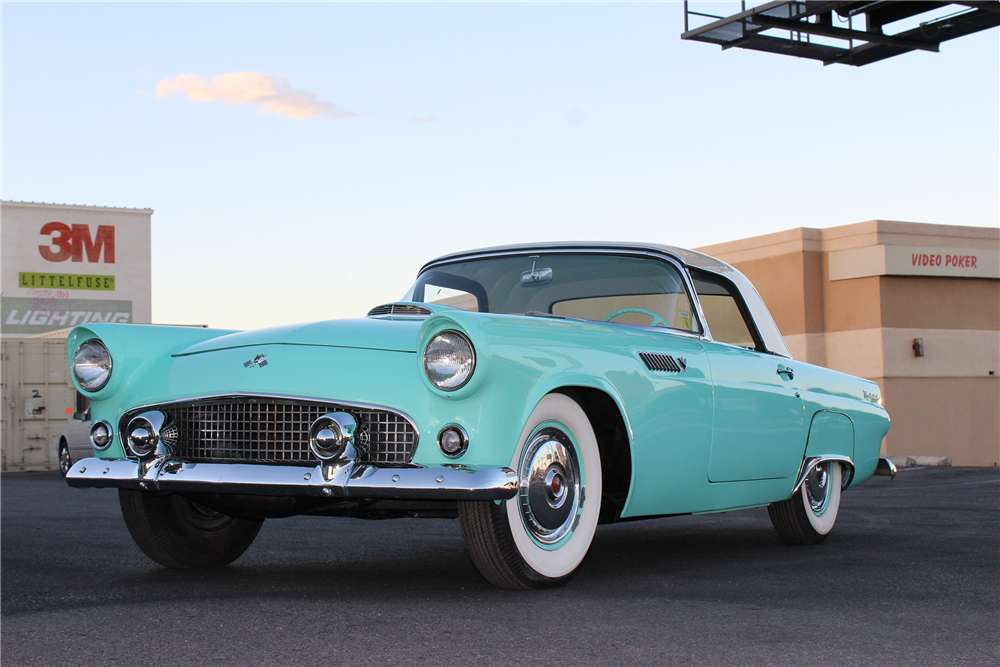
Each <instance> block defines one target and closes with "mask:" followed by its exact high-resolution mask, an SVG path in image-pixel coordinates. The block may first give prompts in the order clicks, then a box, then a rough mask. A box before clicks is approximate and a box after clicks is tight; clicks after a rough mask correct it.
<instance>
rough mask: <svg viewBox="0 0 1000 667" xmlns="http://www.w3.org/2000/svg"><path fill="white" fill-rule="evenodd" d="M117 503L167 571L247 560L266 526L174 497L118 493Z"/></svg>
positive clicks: (139, 542) (150, 553) (142, 543)
mask: <svg viewBox="0 0 1000 667" xmlns="http://www.w3.org/2000/svg"><path fill="white" fill-rule="evenodd" d="M118 500H119V503H120V504H121V508H122V516H123V517H124V518H125V525H126V526H128V532H129V533H131V535H132V539H133V540H135V543H136V544H137V545H138V546H139V548H140V549H142V552H143V553H144V554H146V555H147V556H149V557H150V558H151V559H153V560H154V561H156V562H157V563H159V564H160V565H163V566H165V567H172V568H179V569H197V568H205V567H218V566H221V565H228V564H229V563H231V562H233V561H234V560H236V559H237V558H239V557H240V556H242V555H243V552H244V551H246V550H247V548H248V547H249V546H250V545H251V544H252V543H253V541H254V538H255V537H257V532H258V531H259V530H260V527H261V525H262V524H263V523H264V521H263V520H262V519H238V518H236V517H232V516H229V515H228V514H223V513H222V512H217V511H215V510H213V509H210V508H208V507H205V506H204V505H201V504H199V503H196V502H194V501H193V500H189V499H187V498H185V497H183V496H179V495H177V494H174V493H164V494H156V493H148V492H143V491H132V490H129V489H119V490H118Z"/></svg>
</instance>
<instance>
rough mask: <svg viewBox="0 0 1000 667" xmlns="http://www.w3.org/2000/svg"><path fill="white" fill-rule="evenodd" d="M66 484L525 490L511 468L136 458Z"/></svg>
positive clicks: (384, 494) (317, 492) (91, 464)
mask: <svg viewBox="0 0 1000 667" xmlns="http://www.w3.org/2000/svg"><path fill="white" fill-rule="evenodd" d="M66 482H67V483H68V484H69V485H70V486H77V487H97V488H101V487H114V488H122V489H136V490H147V491H187V492H212V493H235V494H245V495H259V496H312V497H318V498H399V499H403V498H407V499H423V500H506V499H507V498H512V497H513V496H514V494H515V493H516V492H517V474H516V473H515V472H514V471H513V470H511V469H510V468H482V469H480V470H473V469H471V468H466V467H464V466H455V467H441V468H419V467H406V468H380V467H377V466H374V465H367V464H346V465H340V466H333V465H329V464H321V465H316V466H286V465H267V464H250V463H184V462H181V461H175V460H173V461H172V460H167V461H164V462H160V461H157V462H155V463H152V464H151V465H147V464H141V463H137V462H135V461H131V460H128V459H98V458H87V459H82V460H80V461H78V462H77V463H75V464H74V465H73V467H72V468H70V470H69V472H68V473H66Z"/></svg>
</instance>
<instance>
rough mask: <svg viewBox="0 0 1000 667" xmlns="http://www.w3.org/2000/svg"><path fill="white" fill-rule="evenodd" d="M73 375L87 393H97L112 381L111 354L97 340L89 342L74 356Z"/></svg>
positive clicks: (78, 349)
mask: <svg viewBox="0 0 1000 667" xmlns="http://www.w3.org/2000/svg"><path fill="white" fill-rule="evenodd" d="M73 375H74V376H75V377H76V381H77V382H79V383H80V387H81V388H83V389H84V390H85V391H97V390H98V389H100V388H101V387H103V386H104V385H106V384H107V383H108V380H109V379H111V354H110V353H109V352H108V348H106V347H104V343H102V342H101V341H99V340H97V339H96V338H94V339H92V340H88V341H87V342H85V343H84V344H83V345H81V346H80V347H79V348H77V350H76V354H74V355H73Z"/></svg>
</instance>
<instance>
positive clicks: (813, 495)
mask: <svg viewBox="0 0 1000 667" xmlns="http://www.w3.org/2000/svg"><path fill="white" fill-rule="evenodd" d="M805 486H806V497H807V498H808V500H809V509H811V510H812V511H813V514H822V513H823V512H824V511H825V510H826V505H827V503H828V502H829V501H830V463H829V462H827V463H820V464H819V465H817V466H813V469H812V470H810V471H809V475H808V476H807V477H806V482H805Z"/></svg>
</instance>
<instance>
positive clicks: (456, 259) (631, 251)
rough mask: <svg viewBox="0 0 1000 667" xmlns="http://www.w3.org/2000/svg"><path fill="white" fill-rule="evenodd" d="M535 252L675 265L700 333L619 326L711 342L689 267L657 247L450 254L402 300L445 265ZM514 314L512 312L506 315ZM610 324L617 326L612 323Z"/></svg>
mask: <svg viewBox="0 0 1000 667" xmlns="http://www.w3.org/2000/svg"><path fill="white" fill-rule="evenodd" d="M533 253H542V254H549V255H612V256H616V257H635V258H640V259H646V258H649V259H654V260H658V261H662V262H665V263H666V264H669V265H670V266H672V267H673V268H674V269H675V270H676V271H677V273H678V274H679V275H680V278H681V284H682V285H683V286H684V289H685V290H687V296H688V301H689V302H690V303H691V304H692V307H693V309H694V313H695V318H696V320H697V324H698V328H699V330H700V331H687V330H685V329H675V328H673V327H644V326H640V325H620V326H634V327H636V328H639V329H643V330H648V331H656V332H659V333H670V334H674V335H680V336H689V337H693V338H697V339H699V340H708V341H710V340H712V333H711V330H710V329H709V328H708V322H707V321H706V320H705V314H704V313H703V312H702V309H701V303H700V302H699V301H698V293H697V292H695V290H694V283H693V282H692V281H691V275H690V273H689V272H688V270H687V266H686V265H685V264H684V262H682V261H681V260H680V259H679V258H678V257H676V256H675V255H673V254H671V253H669V252H663V251H659V250H657V249H655V248H648V247H647V248H642V247H638V246H635V247H633V246H573V245H563V246H552V247H535V246H532V247H517V248H510V249H498V250H493V251H480V252H476V251H473V252H469V253H461V254H459V255H447V256H445V257H441V258H438V259H436V260H434V261H432V262H428V263H427V264H425V265H424V266H423V267H421V269H420V271H418V272H417V278H416V280H415V281H414V285H413V286H411V287H410V289H409V290H407V292H406V295H405V296H404V297H403V300H406V299H409V298H411V297H412V294H413V288H414V286H415V285H416V282H417V281H419V280H420V276H422V275H423V274H424V273H426V272H427V271H430V270H432V269H438V268H441V267H442V266H450V265H452V264H464V263H466V262H473V261H478V260H483V259H491V258H497V257H515V256H525V257H527V256H530V255H532V254H533ZM507 314H511V313H507ZM586 321H589V322H595V321H596V320H586ZM610 324H617V323H614V322H611V323H610Z"/></svg>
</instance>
